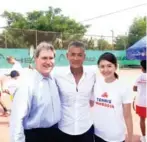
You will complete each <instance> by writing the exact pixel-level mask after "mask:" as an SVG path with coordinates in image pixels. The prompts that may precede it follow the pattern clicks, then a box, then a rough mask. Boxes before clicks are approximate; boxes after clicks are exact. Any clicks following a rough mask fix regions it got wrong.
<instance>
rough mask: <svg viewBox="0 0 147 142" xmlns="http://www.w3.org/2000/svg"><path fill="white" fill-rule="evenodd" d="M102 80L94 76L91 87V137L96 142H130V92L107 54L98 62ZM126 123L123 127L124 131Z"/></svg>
mask: <svg viewBox="0 0 147 142" xmlns="http://www.w3.org/2000/svg"><path fill="white" fill-rule="evenodd" d="M98 67H99V71H100V73H101V75H102V78H100V77H98V76H97V79H96V83H95V87H94V129H95V132H94V134H95V135H94V137H95V142H124V141H125V134H126V128H127V132H128V137H127V142H132V134H133V124H132V115H131V103H132V101H133V99H132V96H131V93H130V92H129V91H128V89H127V87H126V85H125V84H122V83H121V82H120V80H119V79H118V75H117V73H116V70H117V59H116V57H115V56H114V55H113V54H112V53H109V52H106V53H104V54H102V55H101V56H100V58H99V60H98ZM125 124H126V128H125Z"/></svg>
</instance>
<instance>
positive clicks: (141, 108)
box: [133, 60, 147, 142]
mask: <svg viewBox="0 0 147 142" xmlns="http://www.w3.org/2000/svg"><path fill="white" fill-rule="evenodd" d="M140 64H141V70H142V73H141V74H140V75H139V77H138V78H137V79H136V82H135V84H134V86H133V91H135V92H138V94H137V96H136V99H135V102H136V103H135V104H136V113H137V114H138V115H139V117H140V128H141V132H142V137H141V138H140V140H141V142H146V140H147V137H146V130H145V129H146V127H145V120H146V117H147V113H146V111H147V100H146V99H147V97H146V75H147V74H146V60H142V61H141V63H140Z"/></svg>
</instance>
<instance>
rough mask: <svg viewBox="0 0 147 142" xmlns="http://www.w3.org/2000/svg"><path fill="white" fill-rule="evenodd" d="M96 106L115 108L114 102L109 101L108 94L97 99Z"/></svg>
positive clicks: (105, 93)
mask: <svg viewBox="0 0 147 142" xmlns="http://www.w3.org/2000/svg"><path fill="white" fill-rule="evenodd" d="M96 104H97V105H99V106H103V107H107V108H114V105H113V104H112V100H111V99H109V95H108V93H107V92H104V93H103V94H102V95H101V97H100V98H97V100H96Z"/></svg>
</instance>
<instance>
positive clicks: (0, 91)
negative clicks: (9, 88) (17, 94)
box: [0, 77, 10, 116]
mask: <svg viewBox="0 0 147 142" xmlns="http://www.w3.org/2000/svg"><path fill="white" fill-rule="evenodd" d="M3 80H4V77H0V106H1V107H2V108H3V111H4V112H3V114H2V116H8V115H9V114H10V112H9V111H8V109H7V107H6V106H5V104H4V102H3V101H2V98H1V97H2V94H3V89H2V82H3Z"/></svg>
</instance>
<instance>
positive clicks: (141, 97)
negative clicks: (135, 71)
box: [135, 73, 147, 107]
mask: <svg viewBox="0 0 147 142" xmlns="http://www.w3.org/2000/svg"><path fill="white" fill-rule="evenodd" d="M135 86H137V92H138V94H137V96H136V105H138V106H141V107H147V100H146V73H142V74H141V75H140V76H139V77H138V78H137V80H136V82H135Z"/></svg>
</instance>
